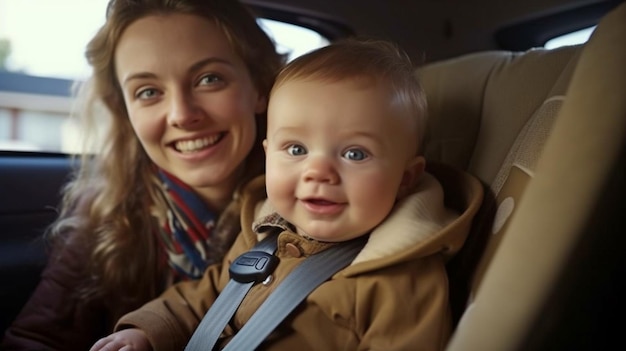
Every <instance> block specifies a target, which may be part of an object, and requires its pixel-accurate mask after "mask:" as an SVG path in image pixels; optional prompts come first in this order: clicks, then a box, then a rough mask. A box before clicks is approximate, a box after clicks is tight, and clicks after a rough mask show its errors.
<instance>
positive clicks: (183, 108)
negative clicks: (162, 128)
mask: <svg viewBox="0 0 626 351" xmlns="http://www.w3.org/2000/svg"><path fill="white" fill-rule="evenodd" d="M202 118H203V113H202V109H201V108H200V107H199V106H198V105H197V104H196V102H195V101H194V99H193V96H192V95H191V94H187V93H177V94H172V95H171V96H170V105H169V111H168V123H169V124H170V125H171V126H174V127H178V128H188V127H191V126H193V125H195V124H197V123H198V122H200V121H201V120H202Z"/></svg>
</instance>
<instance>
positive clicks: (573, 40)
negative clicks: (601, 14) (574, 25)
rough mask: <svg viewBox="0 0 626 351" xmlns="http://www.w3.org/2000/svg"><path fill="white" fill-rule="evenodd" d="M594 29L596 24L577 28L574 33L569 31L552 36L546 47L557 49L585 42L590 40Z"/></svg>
mask: <svg viewBox="0 0 626 351" xmlns="http://www.w3.org/2000/svg"><path fill="white" fill-rule="evenodd" d="M594 29H596V26H593V27H589V28H585V29H581V30H577V31H575V32H572V33H567V34H564V35H561V36H558V37H556V38H552V39H550V40H548V41H547V42H546V43H545V44H544V47H545V48H546V49H555V48H558V47H561V46H567V45H576V44H582V43H585V42H586V41H587V40H589V37H590V36H591V33H593V30H594Z"/></svg>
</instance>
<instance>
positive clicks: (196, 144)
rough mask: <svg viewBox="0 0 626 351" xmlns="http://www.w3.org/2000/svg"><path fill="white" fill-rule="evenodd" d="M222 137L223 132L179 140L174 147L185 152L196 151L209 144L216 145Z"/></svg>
mask: <svg viewBox="0 0 626 351" xmlns="http://www.w3.org/2000/svg"><path fill="white" fill-rule="evenodd" d="M220 137H221V134H219V135H214V136H211V137H206V138H201V139H195V140H182V141H177V142H176V144H174V147H175V148H176V150H178V151H180V152H183V153H187V152H195V151H198V150H202V149H204V148H206V147H207V146H210V145H214V144H215V143H216V142H217V141H218V140H219V139H220Z"/></svg>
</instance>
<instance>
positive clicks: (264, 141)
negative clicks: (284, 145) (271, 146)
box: [263, 139, 267, 155]
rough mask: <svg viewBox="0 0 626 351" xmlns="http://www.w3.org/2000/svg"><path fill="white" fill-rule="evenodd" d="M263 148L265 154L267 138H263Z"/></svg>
mask: <svg viewBox="0 0 626 351" xmlns="http://www.w3.org/2000/svg"><path fill="white" fill-rule="evenodd" d="M263 150H264V151H265V154H266V155H267V139H263Z"/></svg>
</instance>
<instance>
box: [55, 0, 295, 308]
mask: <svg viewBox="0 0 626 351" xmlns="http://www.w3.org/2000/svg"><path fill="white" fill-rule="evenodd" d="M172 13H185V14H193V15H196V16H202V17H204V18H207V19H209V20H211V21H214V22H215V23H216V24H217V25H218V27H219V28H220V29H221V30H222V31H223V33H224V34H225V35H226V37H227V39H228V40H229V42H230V44H231V46H232V48H233V49H234V51H235V52H236V53H237V54H238V55H239V56H240V57H241V58H242V59H243V61H244V62H245V64H246V66H247V69H248V71H249V73H250V75H251V77H252V81H253V82H254V84H255V86H256V88H257V90H258V91H259V92H260V94H262V95H265V96H267V95H268V93H269V90H270V88H271V86H272V84H273V82H274V78H275V75H276V73H277V71H278V70H279V69H280V67H281V66H282V64H283V61H284V60H283V57H282V56H281V55H279V54H277V53H276V49H275V46H274V43H273V42H272V40H271V39H270V38H269V37H268V36H267V35H266V33H265V32H264V31H263V30H262V29H261V28H260V27H259V26H258V24H257V22H256V19H255V17H254V16H253V15H252V13H251V12H250V11H249V10H248V9H247V8H245V7H244V6H243V5H241V4H240V3H239V2H238V1H235V0H112V1H111V2H110V3H109V5H108V7H107V11H106V22H105V24H104V25H103V26H102V27H101V28H100V30H99V31H98V32H97V33H96V35H95V36H94V37H93V39H92V40H91V41H90V42H89V44H88V45H87V49H86V57H87V60H88V62H89V64H90V65H91V66H92V68H93V72H92V76H91V78H90V79H89V80H87V81H86V82H85V83H84V84H82V85H81V86H80V89H79V90H78V96H77V101H79V102H80V103H81V105H80V106H79V105H77V107H76V110H77V111H79V112H78V113H76V115H77V117H78V118H79V120H80V122H81V124H82V126H83V127H84V128H85V129H84V131H85V133H87V134H85V147H87V144H91V145H89V146H88V147H89V149H90V150H96V151H97V152H96V153H95V155H89V154H88V153H87V152H84V153H83V154H82V155H81V158H80V163H78V165H79V166H78V168H77V170H76V171H75V172H74V177H73V179H72V180H71V181H70V182H69V183H68V184H67V186H66V187H65V189H64V197H63V203H62V211H61V214H60V216H59V218H58V219H57V221H56V222H55V223H54V224H53V225H52V226H51V227H50V228H49V231H48V238H50V239H53V242H55V243H58V242H64V241H65V240H60V241H57V240H54V239H58V238H64V239H67V238H71V239H72V240H81V241H82V242H84V243H86V245H87V246H86V247H87V248H88V249H89V250H91V251H90V255H89V260H90V261H89V264H88V265H87V267H86V269H87V271H86V272H85V273H86V274H87V276H88V277H89V281H88V282H86V284H85V286H83V287H81V289H80V291H81V293H82V295H83V297H94V296H100V297H103V296H107V297H115V298H116V299H120V298H130V300H129V301H120V300H117V301H116V302H117V303H122V304H123V303H142V302H143V301H145V300H146V299H149V298H152V297H153V296H155V294H157V293H158V292H159V290H160V286H159V284H160V283H159V282H160V280H161V279H162V272H160V271H159V262H158V256H159V254H158V247H157V245H156V241H155V240H156V239H155V238H156V236H155V235H154V232H155V231H156V230H157V228H156V225H157V222H156V221H155V219H154V215H155V214H156V215H162V214H163V213H164V211H165V208H164V206H163V204H162V203H161V201H159V200H158V199H159V197H158V196H157V193H156V190H155V184H154V180H153V179H154V176H153V172H154V171H153V165H152V162H151V160H150V159H149V157H148V155H147V154H146V153H145V151H144V150H143V149H142V147H141V144H140V143H139V140H138V138H137V137H136V135H135V133H134V131H133V129H132V127H131V124H130V121H129V117H128V114H127V110H126V107H125V105H124V99H123V97H122V92H121V89H120V84H119V82H118V80H117V78H116V75H115V67H114V53H115V49H116V46H117V44H118V41H119V39H120V36H121V35H122V33H123V32H124V30H125V29H126V28H127V27H128V26H129V25H130V24H131V23H133V22H134V21H136V20H137V19H140V18H142V17H145V16H148V15H168V14H172ZM207 40H211V39H210V38H207ZM265 124H266V118H265V115H263V116H258V118H257V128H258V132H257V139H258V140H257V142H256V144H255V147H254V149H253V150H252V152H251V154H250V155H249V156H248V159H249V160H253V159H254V158H260V159H261V160H262V158H263V151H262V149H261V142H260V140H262V138H263V137H264V136H265ZM103 126H106V129H103V128H104V127H103ZM94 140H98V142H96V143H95V144H94ZM260 171H262V168H260ZM257 173H259V172H257ZM70 232H71V233H75V235H69V236H66V235H63V234H64V233H70Z"/></svg>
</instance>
